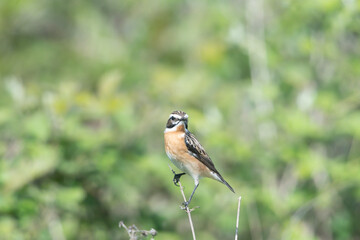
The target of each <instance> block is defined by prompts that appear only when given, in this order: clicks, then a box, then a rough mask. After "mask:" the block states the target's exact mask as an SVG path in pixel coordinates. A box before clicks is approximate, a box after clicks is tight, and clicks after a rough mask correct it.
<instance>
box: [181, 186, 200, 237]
mask: <svg viewBox="0 0 360 240" xmlns="http://www.w3.org/2000/svg"><path fill="white" fill-rule="evenodd" d="M179 185H180V191H181V195H182V196H183V198H184V202H186V197H185V193H184V189H183V186H182V185H181V182H180V181H179ZM184 210H185V212H187V214H188V217H189V223H190V227H191V232H192V236H193V239H194V240H196V237H195V230H194V225H193V222H192V219H191V211H193V209H189V207H188V206H186V207H184Z"/></svg>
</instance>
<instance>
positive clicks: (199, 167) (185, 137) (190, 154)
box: [164, 111, 235, 207]
mask: <svg viewBox="0 0 360 240" xmlns="http://www.w3.org/2000/svg"><path fill="white" fill-rule="evenodd" d="M188 118H189V116H188V115H187V114H186V113H185V112H183V111H173V112H172V113H171V114H170V116H169V119H168V120H167V123H166V128H165V131H164V143H165V152H166V155H167V156H168V157H169V159H170V160H171V162H172V163H173V164H174V165H175V166H176V167H177V168H179V169H180V170H181V171H183V173H178V174H176V173H175V172H174V171H173V173H174V178H173V182H174V184H175V185H176V186H178V185H177V183H178V182H179V180H180V177H181V176H182V175H184V174H188V175H190V176H191V177H192V178H193V179H194V183H195V187H194V190H193V192H192V193H191V196H190V198H189V200H188V201H186V202H184V203H183V205H184V206H185V207H187V206H188V205H189V204H190V202H191V199H192V198H193V196H194V193H195V191H196V189H197V188H198V186H199V180H200V179H201V178H204V177H207V178H211V179H214V180H217V181H219V182H221V183H223V184H225V185H226V186H227V187H228V188H229V189H230V190H231V191H232V192H233V193H235V191H234V189H233V188H232V187H231V186H230V184H229V183H227V182H226V181H225V179H224V178H223V177H222V176H221V174H220V173H219V171H218V170H217V169H216V168H215V165H214V163H213V161H212V160H211V158H210V157H209V155H208V154H207V153H206V151H205V149H204V147H203V146H202V145H201V144H200V142H199V141H198V140H197V139H196V137H195V136H194V134H192V133H191V132H190V131H189V129H188Z"/></svg>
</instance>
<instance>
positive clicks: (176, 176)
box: [173, 172, 186, 187]
mask: <svg viewBox="0 0 360 240" xmlns="http://www.w3.org/2000/svg"><path fill="white" fill-rule="evenodd" d="M184 174H186V173H178V174H176V173H175V172H174V178H173V182H174V184H175V186H178V187H179V185H178V184H177V183H178V182H179V181H180V177H181V176H182V175H184Z"/></svg>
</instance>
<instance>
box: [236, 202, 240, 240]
mask: <svg viewBox="0 0 360 240" xmlns="http://www.w3.org/2000/svg"><path fill="white" fill-rule="evenodd" d="M240 205H241V196H240V197H239V202H238V208H237V216H236V231H235V240H238V234H239V217H240Z"/></svg>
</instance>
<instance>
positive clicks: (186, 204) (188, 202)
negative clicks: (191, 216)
mask: <svg viewBox="0 0 360 240" xmlns="http://www.w3.org/2000/svg"><path fill="white" fill-rule="evenodd" d="M198 186H199V183H198V184H196V185H195V187H194V190H193V192H192V193H191V196H190V198H189V201H186V202H183V205H184V206H185V207H187V206H189V204H190V202H191V199H192V197H193V196H194V193H195V190H196V189H197V187H198Z"/></svg>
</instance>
